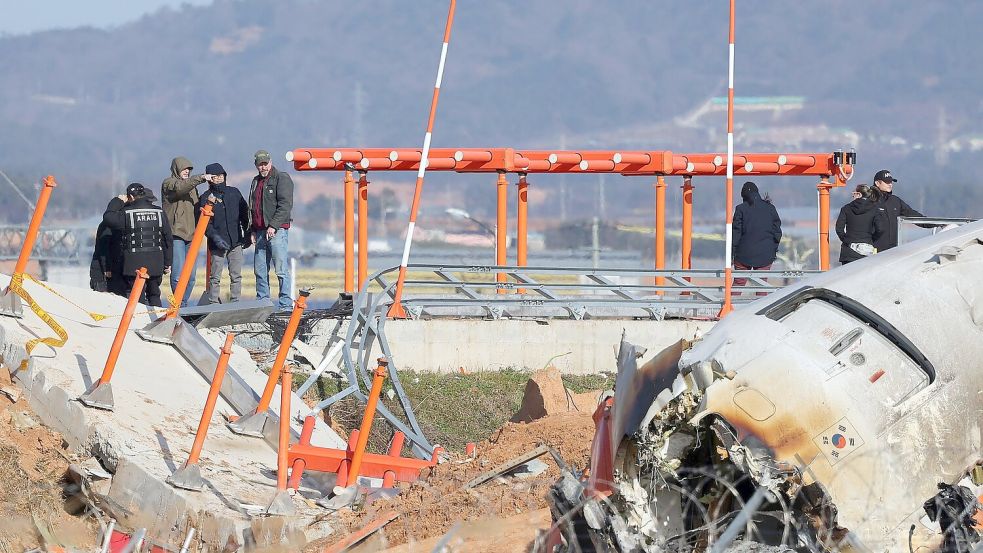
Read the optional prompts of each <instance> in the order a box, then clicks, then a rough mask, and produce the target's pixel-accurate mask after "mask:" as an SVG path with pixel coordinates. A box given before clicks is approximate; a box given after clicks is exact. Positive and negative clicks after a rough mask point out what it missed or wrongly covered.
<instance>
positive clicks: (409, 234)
mask: <svg viewBox="0 0 983 553" xmlns="http://www.w3.org/2000/svg"><path fill="white" fill-rule="evenodd" d="M415 226H416V223H415V222H413V221H410V224H409V226H407V227H406V242H405V243H404V244H403V260H402V261H400V262H399V264H400V266H401V267H406V265H407V264H408V263H409V261H410V243H411V242H412V241H413V228H414V227H415Z"/></svg>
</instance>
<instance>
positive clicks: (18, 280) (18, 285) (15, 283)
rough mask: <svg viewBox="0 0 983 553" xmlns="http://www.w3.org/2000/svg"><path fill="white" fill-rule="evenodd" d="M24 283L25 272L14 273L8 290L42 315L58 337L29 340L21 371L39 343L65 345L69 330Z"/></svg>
mask: <svg viewBox="0 0 983 553" xmlns="http://www.w3.org/2000/svg"><path fill="white" fill-rule="evenodd" d="M31 280H34V281H35V282H37V280H35V279H34V278H31ZM23 284H24V275H23V274H19V275H13V276H12V277H11V279H10V286H9V287H8V290H10V291H12V292H13V293H15V294H17V295H18V296H20V298H21V299H22V300H24V302H25V303H27V305H29V306H30V307H31V311H33V312H34V314H35V315H37V316H38V317H40V318H41V320H42V321H44V324H46V325H48V326H49V327H50V328H51V330H52V331H53V332H54V333H55V335H57V338H55V337H54V336H50V337H47V338H33V339H31V340H29V341H28V342H27V344H26V345H25V346H24V349H25V350H27V357H25V358H24V360H23V361H21V364H20V367H19V368H18V369H17V370H19V371H20V370H24V369H26V368H27V362H28V359H29V358H30V356H31V352H32V351H34V348H35V347H37V346H38V344H45V345H48V346H51V347H52V348H60V347H62V346H64V345H65V342H67V341H68V332H66V331H65V329H64V328H63V327H62V326H61V325H60V324H58V321H56V320H55V319H54V318H53V317H52V316H51V315H50V314H48V312H47V311H45V310H44V309H43V308H42V307H41V306H40V305H38V303H37V302H36V301H34V298H32V297H31V295H30V294H28V293H27V290H25V289H24V286H23Z"/></svg>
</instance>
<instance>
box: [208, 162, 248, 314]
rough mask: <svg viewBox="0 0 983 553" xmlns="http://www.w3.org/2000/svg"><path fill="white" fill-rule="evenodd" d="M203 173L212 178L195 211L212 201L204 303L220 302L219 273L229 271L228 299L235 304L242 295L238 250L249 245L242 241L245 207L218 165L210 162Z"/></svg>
mask: <svg viewBox="0 0 983 553" xmlns="http://www.w3.org/2000/svg"><path fill="white" fill-rule="evenodd" d="M205 173H207V174H209V175H214V177H213V178H212V181H211V183H210V184H209V186H208V190H206V191H205V192H204V193H202V195H201V198H200V199H199V200H198V209H199V211H200V210H201V208H202V207H204V206H205V204H206V203H208V202H209V201H212V202H213V203H212V213H213V215H212V219H211V220H210V221H209V222H208V227H207V228H206V229H205V236H207V237H208V253H209V267H208V268H209V274H208V286H207V290H206V292H205V297H206V298H207V301H208V303H221V293H220V292H221V284H222V272H223V271H224V270H225V267H226V266H228V268H229V281H230V286H229V292H230V293H229V299H230V301H232V302H237V301H239V297H240V296H241V295H242V250H243V249H244V248H248V247H249V246H250V242H249V240H247V239H246V232H247V231H248V229H249V206H248V205H247V204H246V200H245V198H243V197H242V193H241V192H239V189H237V188H236V187H234V186H229V185H228V184H226V179H227V178H228V174H227V173H226V172H225V168H223V167H222V165H221V164H218V163H210V164H209V165H208V166H207V167H205Z"/></svg>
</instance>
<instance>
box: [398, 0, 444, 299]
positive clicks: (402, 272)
mask: <svg viewBox="0 0 983 553" xmlns="http://www.w3.org/2000/svg"><path fill="white" fill-rule="evenodd" d="M456 6H457V1H456V0H451V3H450V7H449V8H448V10H447V22H446V23H445V25H444V43H443V45H442V46H441V48H440V63H439V64H438V65H437V80H436V81H435V82H434V85H433V98H432V99H431V100H430V115H429V117H428V118H427V132H426V134H424V135H423V151H422V152H421V153H420V169H419V170H418V171H417V173H416V189H415V190H414V191H413V204H412V206H411V207H410V222H409V224H408V225H407V226H406V242H405V243H404V244H403V258H402V260H401V261H400V262H399V278H398V280H397V281H396V295H395V296H394V298H393V304H392V307H390V309H389V316H390V317H403V316H405V313H404V312H403V306H402V304H401V303H400V300H401V299H402V297H403V284H404V283H405V282H406V265H407V264H408V263H409V261H410V245H411V244H412V243H413V228H414V227H415V226H416V215H417V213H418V212H419V210H420V196H421V195H422V193H423V178H424V177H425V176H426V174H427V162H428V158H429V156H430V139H431V137H432V136H433V122H434V119H435V118H436V116H437V101H438V100H439V99H440V81H441V79H443V77H444V62H445V61H446V60H447V46H448V44H450V41H451V28H452V27H453V26H454V8H455V7H456Z"/></svg>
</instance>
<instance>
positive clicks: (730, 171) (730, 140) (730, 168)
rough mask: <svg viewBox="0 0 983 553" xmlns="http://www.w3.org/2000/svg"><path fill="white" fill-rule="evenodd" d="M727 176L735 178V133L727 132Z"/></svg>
mask: <svg viewBox="0 0 983 553" xmlns="http://www.w3.org/2000/svg"><path fill="white" fill-rule="evenodd" d="M727 178H728V179H733V178H734V133H732V132H729V133H727Z"/></svg>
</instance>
